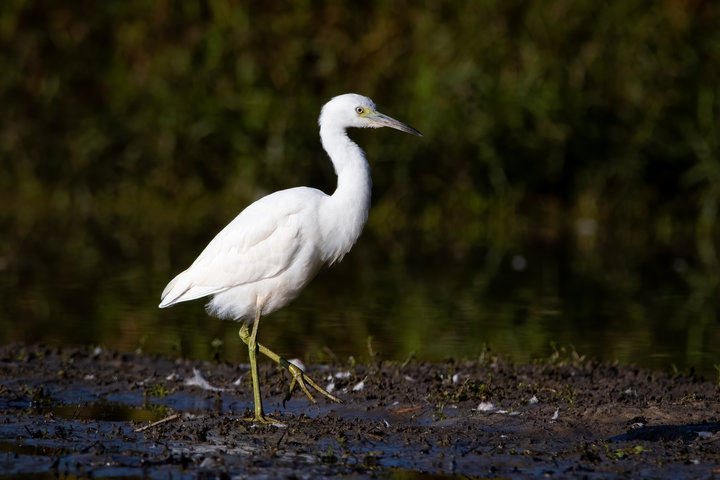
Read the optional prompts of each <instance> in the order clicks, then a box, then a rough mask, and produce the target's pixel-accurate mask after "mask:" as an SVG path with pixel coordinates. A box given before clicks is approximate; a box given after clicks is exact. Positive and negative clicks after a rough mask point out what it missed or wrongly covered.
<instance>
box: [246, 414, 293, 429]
mask: <svg viewBox="0 0 720 480" xmlns="http://www.w3.org/2000/svg"><path fill="white" fill-rule="evenodd" d="M238 421H241V422H253V423H262V424H263V425H273V426H275V427H287V425H285V424H284V423H283V422H281V421H280V420H275V419H274V418H272V417H268V416H266V415H263V414H260V415H255V416H254V417H245V418H238Z"/></svg>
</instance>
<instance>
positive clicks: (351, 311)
mask: <svg viewBox="0 0 720 480" xmlns="http://www.w3.org/2000/svg"><path fill="white" fill-rule="evenodd" d="M371 247H372V245H370V242H369V241H368V242H363V241H361V243H360V244H359V245H358V247H357V248H356V249H355V250H353V252H351V254H349V255H348V257H347V258H346V260H345V261H343V262H342V263H341V264H339V265H336V266H333V267H332V268H330V269H325V270H323V271H321V272H320V274H319V275H318V277H317V278H316V279H315V280H314V281H313V282H312V283H311V284H310V286H309V287H308V288H307V289H306V290H305V291H304V292H303V294H302V295H301V296H300V298H298V299H297V300H296V301H295V302H294V303H292V304H291V305H290V306H289V307H287V308H286V309H283V310H281V311H279V312H277V313H275V314H273V315H271V316H269V317H265V318H264V319H263V321H262V322H261V326H260V331H259V338H260V341H261V343H263V344H265V345H267V346H269V347H271V348H272V349H273V350H275V351H277V352H278V353H280V354H281V355H283V356H287V357H289V358H302V359H304V360H306V361H311V362H329V361H332V359H333V357H339V358H346V357H348V356H353V357H355V358H357V359H359V360H365V359H367V358H368V357H369V356H370V355H376V356H378V357H379V358H385V359H393V360H399V361H404V360H406V359H408V358H410V357H413V358H415V359H418V360H442V359H446V358H449V357H453V358H458V359H461V358H477V357H478V356H481V355H502V356H504V357H509V358H510V359H512V360H513V361H516V362H521V363H522V362H530V361H534V360H537V359H544V358H548V357H550V356H552V355H568V356H570V355H574V354H577V355H584V356H586V357H588V358H597V359H599V360H602V361H609V362H613V361H618V362H620V363H622V364H635V365H638V366H642V367H649V368H654V369H663V370H668V369H670V370H678V371H681V372H688V371H690V370H691V369H693V370H694V371H695V372H698V373H701V374H703V375H705V376H706V377H709V378H717V375H718V371H717V367H716V365H718V364H720V358H719V357H718V350H717V348H716V347H715V346H716V345H718V344H720V326H719V325H718V322H717V313H718V307H719V306H718V300H717V297H716V296H714V293H713V292H715V291H716V290H715V289H716V288H717V287H716V285H717V281H718V280H717V275H713V274H706V273H703V270H702V269H701V268H700V267H698V266H693V265H691V264H690V262H689V261H687V260H684V259H682V258H674V257H672V256H668V255H665V254H663V253H662V252H661V253H658V252H645V253H639V251H626V252H614V255H612V256H608V257H611V258H609V259H607V258H606V259H603V258H599V257H598V255H597V252H593V254H590V255H587V254H583V252H582V251H581V250H579V249H577V248H574V247H573V246H572V245H569V244H564V245H563V244H560V245H552V246H548V245H546V244H542V243H534V244H529V245H525V246H522V248H516V249H514V250H511V249H507V250H502V251H499V252H492V251H489V250H487V249H478V250H477V251H476V252H474V253H473V254H472V255H470V256H468V257H466V258H462V259H453V260H447V259H445V258H444V257H443V256H442V255H440V256H436V257H434V258H430V257H427V258H417V259H409V260H408V259H405V260H403V261H400V262H393V261H388V259H387V258H384V257H382V256H380V255H378V254H377V252H372V251H370V250H369V249H370V248H371ZM123 265H124V266H123V268H116V269H115V270H113V269H110V270H108V271H103V270H100V269H90V268H88V269H83V268H76V269H75V270H73V269H68V270H67V272H68V277H70V278H68V280H67V281H66V282H63V281H61V280H62V279H55V278H40V279H36V280H35V282H34V283H31V284H30V285H29V287H28V288H15V289H13V288H12V287H13V283H12V282H13V280H12V277H11V274H12V272H8V271H6V272H5V275H4V276H3V277H0V280H2V281H3V282H4V285H5V286H6V287H9V288H6V289H5V293H6V295H5V296H4V297H2V298H0V300H1V301H2V302H3V303H5V308H3V311H4V312H5V314H0V327H2V330H3V336H2V342H3V343H9V342H13V341H24V342H45V343H51V344H60V345H62V344H91V345H102V346H104V347H107V348H112V349H117V350H121V351H143V352H146V353H157V354H163V355H170V356H183V357H189V358H201V359H212V358H215V359H219V360H227V361H232V362H240V361H246V351H245V347H244V345H243V344H242V343H241V342H240V340H239V338H238V336H237V330H238V325H237V324H235V323H234V322H228V321H220V320H216V319H212V318H209V317H207V315H206V314H205V312H204V309H203V302H202V301H195V302H190V303H185V304H180V305H177V306H174V307H172V308H170V309H163V310H159V309H158V308H157V302H158V298H159V293H160V292H161V291H162V289H163V287H164V285H165V283H166V281H167V280H168V279H170V278H171V277H172V275H173V274H174V273H176V272H175V271H176V270H179V269H180V266H178V268H176V269H174V270H173V271H171V272H161V273H158V272H149V271H147V270H148V269H147V268H144V266H143V265H142V264H133V263H132V262H127V263H124V264H123Z"/></svg>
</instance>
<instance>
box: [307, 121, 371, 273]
mask: <svg viewBox="0 0 720 480" xmlns="http://www.w3.org/2000/svg"><path fill="white" fill-rule="evenodd" d="M320 139H321V140H322V145H323V147H324V148H325V151H326V152H327V153H328V155H329V156H330V160H332V162H333V166H334V167H335V173H336V174H337V177H338V183H337V188H336V189H335V192H334V193H333V194H332V195H330V196H329V197H328V199H327V201H326V202H325V203H324V205H323V208H322V210H321V215H322V216H323V217H325V218H326V219H327V220H325V221H321V229H322V232H323V240H324V242H325V243H326V245H328V246H330V247H331V248H329V250H330V253H329V255H328V258H326V259H324V260H325V261H327V262H330V263H332V262H334V261H337V260H340V259H342V257H343V256H344V255H345V254H346V253H347V252H348V251H349V250H350V248H351V247H352V246H353V245H354V244H355V241H356V240H357V239H358V237H359V236H360V233H361V232H362V229H363V226H364V225H365V222H366V221H367V217H368V211H369V210H370V195H371V190H372V180H371V179H370V166H369V165H368V162H367V160H366V159H365V154H364V153H363V151H362V149H361V148H360V147H359V146H358V145H357V144H356V143H355V142H353V141H352V140H350V138H349V137H348V136H347V133H346V131H345V129H344V128H333V127H326V126H322V127H321V128H320ZM323 220H324V219H323Z"/></svg>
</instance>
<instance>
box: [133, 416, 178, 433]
mask: <svg viewBox="0 0 720 480" xmlns="http://www.w3.org/2000/svg"><path fill="white" fill-rule="evenodd" d="M177 418H180V414H179V413H175V414H173V415H170V416H169V417H165V418H163V419H162V420H158V421H156V422H152V423H150V424H148V425H145V426H144V427H140V428H136V429H135V432H136V433H137V432H142V431H144V430H147V429H148V428H152V427H157V426H158V425H160V424H162V423H166V422H170V421H172V420H175V419H177Z"/></svg>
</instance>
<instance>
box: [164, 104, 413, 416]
mask: <svg viewBox="0 0 720 480" xmlns="http://www.w3.org/2000/svg"><path fill="white" fill-rule="evenodd" d="M318 123H319V124H320V139H321V141H322V145H323V148H325V151H326V152H327V154H328V155H329V156H330V160H331V161H332V163H333V166H334V167H335V173H336V174H337V177H338V181H337V188H336V190H335V192H334V193H333V194H332V195H327V194H325V193H324V192H322V191H320V190H317V189H315V188H309V187H296V188H290V189H287V190H281V191H279V192H275V193H272V194H270V195H267V196H266V197H263V198H261V199H260V200H258V201H256V202H255V203H253V204H251V205H250V206H248V207H247V208H245V210H243V211H242V212H240V214H239V215H238V216H237V217H235V219H234V220H233V221H232V222H230V223H229V224H228V225H227V226H226V227H225V228H224V229H222V230H221V231H220V233H218V234H217V235H216V236H215V238H213V239H212V241H211V242H210V243H209V244H208V246H207V247H205V250H203V251H202V253H201V254H200V256H199V257H198V258H197V259H196V260H195V262H193V264H192V265H190V267H189V268H188V269H187V270H185V271H184V272H182V273H180V274H179V275H178V276H176V277H175V278H174V279H172V280H171V281H170V283H168V285H167V287H165V290H164V291H163V292H162V296H161V302H160V305H159V306H160V308H163V307H169V306H171V305H174V304H176V303H179V302H185V301H188V300H194V299H197V298H201V297H205V296H209V295H212V299H211V300H210V302H209V303H208V305H207V310H208V313H210V314H211V315H214V316H216V317H219V318H228V319H233V320H249V319H251V318H252V319H253V324H252V331H251V332H248V327H247V325H243V328H241V329H240V338H241V339H242V340H243V342H245V343H246V344H247V346H248V354H249V357H250V371H251V375H252V382H253V397H254V402H255V417H254V419H255V420H256V421H258V422H266V423H267V422H274V420H272V419H269V418H268V417H266V416H265V414H264V413H263V407H262V398H261V396H260V386H259V379H258V373H257V361H256V357H257V352H258V351H259V352H261V353H263V354H264V355H266V356H268V357H269V358H271V359H273V360H275V361H276V362H278V363H279V364H280V365H281V366H283V367H285V368H287V369H288V370H289V371H290V373H291V374H292V376H293V381H292V383H291V386H290V392H292V389H293V387H294V386H295V384H296V383H297V384H299V385H300V386H301V388H302V389H303V391H304V392H305V394H306V395H307V396H308V398H309V399H310V400H311V401H312V402H315V399H314V398H313V396H312V395H311V394H310V392H309V391H308V389H307V386H306V382H307V384H309V385H310V386H311V387H312V388H314V389H316V390H317V391H318V392H320V393H322V394H323V395H325V396H326V397H327V398H329V399H330V400H333V401H335V402H340V399H339V398H337V397H335V396H334V395H332V394H330V393H329V392H327V391H326V390H324V389H323V388H321V387H319V386H318V385H317V384H316V383H315V382H313V381H312V380H311V379H310V378H309V377H307V376H306V375H305V373H304V372H303V371H302V370H300V369H299V368H298V367H297V366H295V365H293V364H292V363H290V362H288V361H287V360H285V359H283V358H282V357H280V356H279V355H277V354H275V353H273V352H272V351H271V350H269V349H268V348H266V347H265V346H263V345H260V344H259V343H257V330H258V324H259V322H260V317H261V316H262V315H268V314H270V313H272V312H274V311H276V310H278V309H280V308H282V307H284V306H285V305H287V304H288V303H289V302H290V301H292V300H293V299H294V298H295V297H297V296H298V294H299V293H300V291H301V290H302V289H303V288H304V287H305V285H307V284H308V282H309V281H310V280H312V278H313V277H314V276H315V274H316V273H317V272H318V270H319V269H320V267H321V266H322V265H324V264H332V263H334V262H337V261H339V260H341V259H342V258H343V256H344V255H345V254H346V253H347V252H348V251H350V249H351V248H352V246H353V245H354V244H355V241H356V240H357V239H358V237H359V236H360V232H361V231H362V229H363V226H364V225H365V221H366V220H367V216H368V210H369V209H370V190H371V186H372V181H371V179H370V166H369V165H368V162H367V160H366V159H365V153H364V152H363V151H362V149H361V148H360V147H358V145H357V144H356V143H355V142H353V141H352V140H351V139H350V138H349V137H348V136H347V129H348V128H350V127H356V128H379V127H392V128H395V129H398V130H402V131H404V132H408V133H412V134H414V135H418V136H422V134H421V133H420V132H418V131H417V130H415V129H414V128H412V127H410V126H408V125H405V124H404V123H402V122H399V121H397V120H395V119H392V118H390V117H388V116H386V115H383V114H382V113H380V112H378V111H377V109H376V107H375V104H374V103H373V101H372V100H370V99H369V98H367V97H364V96H362V95H357V94H353V93H349V94H345V95H339V96H337V97H334V98H333V99H331V100H330V101H329V102H328V103H326V104H325V106H324V107H323V108H322V111H321V113H320V119H319V121H318Z"/></svg>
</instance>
